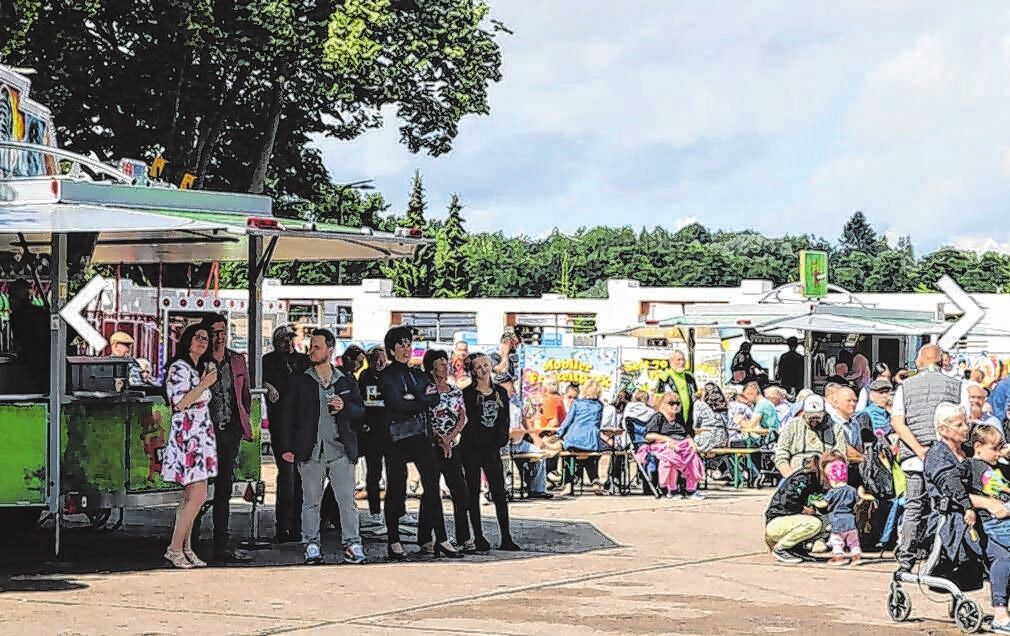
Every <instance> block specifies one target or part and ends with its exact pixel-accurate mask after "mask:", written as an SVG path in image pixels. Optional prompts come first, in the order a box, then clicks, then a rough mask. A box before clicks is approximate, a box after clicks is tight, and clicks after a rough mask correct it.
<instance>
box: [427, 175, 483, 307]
mask: <svg viewBox="0 0 1010 636" xmlns="http://www.w3.org/2000/svg"><path fill="white" fill-rule="evenodd" d="M462 211H463V204H461V203H460V202H459V195H457V194H456V193H453V194H452V198H451V199H450V201H449V215H448V217H446V220H445V224H443V225H442V227H441V228H439V230H438V233H437V234H436V237H435V262H434V265H435V296H437V297H440V298H464V297H466V296H468V295H469V294H470V290H471V289H472V287H473V281H472V280H471V279H470V274H469V271H468V269H469V268H468V267H467V260H466V255H465V254H464V252H463V248H464V247H465V246H466V244H467V241H468V240H469V236H467V233H466V230H465V229H464V228H463V215H462V214H461V213H462Z"/></svg>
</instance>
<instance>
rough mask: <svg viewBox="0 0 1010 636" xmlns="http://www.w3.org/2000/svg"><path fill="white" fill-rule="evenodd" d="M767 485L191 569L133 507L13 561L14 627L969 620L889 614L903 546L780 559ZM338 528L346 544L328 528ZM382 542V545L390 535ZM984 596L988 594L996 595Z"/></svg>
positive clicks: (522, 514) (713, 628)
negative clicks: (764, 535)
mask: <svg viewBox="0 0 1010 636" xmlns="http://www.w3.org/2000/svg"><path fill="white" fill-rule="evenodd" d="M769 494H770V492H769V491H767V490H764V491H737V490H732V489H725V490H716V491H712V492H710V496H709V498H708V499H706V500H705V501H702V502H688V501H680V500H656V499H653V498H651V497H642V496H629V497H596V496H593V495H591V494H590V495H584V496H582V497H578V498H564V499H560V500H551V501H537V502H523V503H518V504H515V505H513V507H512V512H513V516H514V517H515V518H516V525H517V526H518V527H519V530H518V531H517V532H516V534H517V539H518V540H519V541H520V543H521V544H522V545H524V547H527V548H529V549H530V550H531V551H529V552H523V553H517V554H513V553H496V552H493V553H491V555H490V556H477V557H469V556H468V557H467V558H466V559H464V560H462V561H458V562H457V561H453V562H449V561H446V560H440V561H436V560H433V559H431V558H430V557H420V556H415V557H414V559H413V560H412V561H411V562H409V563H404V564H395V563H371V564H368V565H364V566H349V565H325V566H317V567H306V566H302V565H300V564H299V563H300V560H301V559H300V557H301V555H300V548H299V547H298V546H296V545H293V544H286V545H283V546H280V547H274V548H272V549H270V550H266V551H262V552H258V553H256V564H255V565H253V566H240V567H223V568H208V569H206V570H188V571H177V570H168V569H165V568H164V567H163V563H162V562H161V561H160V554H161V552H162V551H163V550H164V545H165V543H166V541H167V536H168V527H167V525H165V524H162V523H157V521H158V519H159V518H165V515H167V514H168V513H170V509H167V510H160V511H159V510H156V511H140V512H134V513H132V514H131V517H128V518H133V519H139V518H142V516H143V515H145V514H146V515H149V520H150V521H152V522H155V523H152V524H151V525H150V527H146V526H130V527H127V528H126V529H125V530H120V531H117V532H114V533H100V534H93V533H92V534H90V535H89V534H86V533H83V532H80V533H69V534H68V537H67V551H68V558H69V559H70V560H69V562H67V563H65V564H54V565H49V566H40V565H38V564H37V563H31V562H28V561H26V560H25V559H24V558H15V559H13V560H12V559H10V558H8V559H7V564H8V565H5V566H3V570H0V571H2V572H5V573H7V576H6V577H3V578H0V590H2V593H0V633H3V634H22V633H25V634H112V633H117V634H121V633H131V634H183V633H184V634H204V633H206V634H286V633H291V634H313V635H316V634H366V635H369V634H398V635H406V634H419V633H421V634H423V633H428V634H447V635H448V634H478V633H479V634H551V635H552V636H557V635H559V634H574V635H578V634H601V633H615V634H617V633H628V634H632V633H634V634H752V633H783V634H812V633H823V634H878V633H879V634H884V633H908V634H955V633H959V632H958V631H957V629H956V628H955V627H954V626H953V624H952V623H951V622H950V621H949V620H947V619H946V606H945V601H943V602H932V601H930V600H929V599H927V598H926V595H924V594H922V593H921V592H920V591H918V590H916V589H911V588H910V589H909V592H910V594H911V595H912V602H913V610H912V617H913V619H914V620H913V622H909V623H904V624H900V625H896V624H894V623H892V622H891V621H890V619H889V618H888V617H887V614H886V609H885V608H886V598H887V586H888V581H889V573H890V571H891V570H892V569H893V566H892V562H891V561H889V560H888V561H886V562H873V560H872V559H871V562H870V563H868V564H866V565H864V566H862V567H860V568H829V567H828V566H826V565H823V564H813V565H804V566H789V565H783V564H780V563H778V562H775V561H773V560H771V559H770V557H769V556H768V554H767V551H766V548H765V547H764V544H763V542H762V540H761V529H762V516H761V515H762V511H763V509H764V506H765V503H766V501H767V498H768V496H769ZM490 512H491V511H490V509H489V508H485V513H486V514H490ZM485 521H486V522H487V523H488V528H489V537H491V538H492V543H494V542H495V541H494V538H496V537H497V533H496V532H492V531H491V530H490V529H491V528H493V527H494V526H493V523H492V520H491V519H490V518H486V519H485ZM572 522H577V523H572ZM271 527H272V526H271V525H269V524H267V525H266V530H265V531H264V534H270V531H269V528H271ZM324 542H326V543H327V544H328V550H327V552H328V555H330V556H335V555H336V552H337V549H338V546H337V544H338V543H339V541H338V537H337V536H335V534H334V533H333V531H332V530H331V531H329V532H328V533H326V534H324ZM368 548H369V549H368V551H369V555H370V556H371V557H378V556H379V555H380V554H381V553H382V544H381V542H376V543H372V544H370V545H369V546H368ZM12 549H14V550H17V547H16V546H12V545H10V544H9V543H8V544H7V545H6V546H5V547H4V548H3V552H4V553H8V555H7V556H8V557H9V551H11V550H12ZM586 550H588V551H586ZM929 596H930V597H932V598H934V599H939V597H938V596H937V595H929ZM973 596H974V597H975V598H977V599H979V600H980V601H982V602H983V606H984V607H986V608H988V603H987V601H986V596H985V595H984V594H981V593H976V594H974V595H973ZM940 600H941V601H942V599H940Z"/></svg>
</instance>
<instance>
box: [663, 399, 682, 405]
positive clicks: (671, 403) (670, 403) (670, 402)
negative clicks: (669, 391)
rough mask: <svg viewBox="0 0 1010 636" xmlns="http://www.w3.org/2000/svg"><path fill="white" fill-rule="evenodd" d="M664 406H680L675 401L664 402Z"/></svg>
mask: <svg viewBox="0 0 1010 636" xmlns="http://www.w3.org/2000/svg"><path fill="white" fill-rule="evenodd" d="M664 404H669V405H671V406H680V402H678V401H677V400H672V401H669V402H664Z"/></svg>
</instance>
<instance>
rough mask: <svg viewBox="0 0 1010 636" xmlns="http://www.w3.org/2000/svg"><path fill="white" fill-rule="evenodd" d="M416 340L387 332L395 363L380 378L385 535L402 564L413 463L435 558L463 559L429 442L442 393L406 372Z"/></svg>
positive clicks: (404, 330) (406, 332) (399, 330)
mask: <svg viewBox="0 0 1010 636" xmlns="http://www.w3.org/2000/svg"><path fill="white" fill-rule="evenodd" d="M412 340H413V334H412V333H411V331H410V329H409V328H408V327H393V328H392V329H390V330H389V331H387V332H386V338H385V345H386V353H387V354H388V355H389V358H390V363H389V366H387V367H386V368H385V369H383V370H382V373H380V374H379V392H380V393H381V394H382V400H383V402H385V412H384V414H383V415H384V418H383V420H384V422H383V423H384V424H385V428H386V429H387V431H388V436H386V435H385V434H384V435H383V436H384V437H385V438H386V439H387V440H388V446H387V449H386V501H385V505H384V508H385V510H384V512H385V514H386V535H387V537H388V548H387V550H386V552H387V554H388V555H389V558H390V559H392V560H394V561H403V560H404V559H406V557H407V555H406V552H404V549H403V544H402V543H400V517H401V516H402V515H403V513H404V512H405V511H406V497H407V462H414V466H415V467H416V468H417V472H418V473H420V475H421V485H422V487H423V488H424V494H423V495H421V510H422V511H424V513H425V514H426V515H427V516H428V520H427V522H428V524H429V526H430V527H431V528H432V529H434V531H435V546H434V550H435V556H439V555H440V554H444V555H445V556H447V557H450V558H462V556H463V553H462V552H458V551H457V550H456V549H455V548H453V546H452V544H451V543H449V541H448V535H447V533H446V531H445V517H444V516H443V514H442V498H441V496H440V492H439V485H438V464H437V463H436V459H435V452H434V448H432V445H431V442H430V441H429V436H430V435H431V433H430V431H429V430H428V429H429V423H428V410H429V409H431V408H432V407H434V406H436V405H437V404H438V403H439V395H438V391H437V390H436V388H435V385H434V383H433V382H432V381H431V378H430V377H429V376H428V375H427V374H426V373H423V372H421V371H420V370H419V369H412V368H410V367H408V366H407V363H408V362H409V361H410V343H411V341H412Z"/></svg>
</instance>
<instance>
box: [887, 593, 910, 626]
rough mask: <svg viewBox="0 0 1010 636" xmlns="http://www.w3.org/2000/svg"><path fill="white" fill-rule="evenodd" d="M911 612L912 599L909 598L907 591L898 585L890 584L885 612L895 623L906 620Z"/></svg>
mask: <svg viewBox="0 0 1010 636" xmlns="http://www.w3.org/2000/svg"><path fill="white" fill-rule="evenodd" d="M911 613H912V599H911V598H909V596H908V592H906V591H905V590H903V589H901V588H900V587H897V586H894V585H892V586H891V593H890V594H888V596H887V614H888V616H890V617H891V620H892V621H894V622H895V623H901V622H904V621H906V620H908V616H909V615H910V614H911Z"/></svg>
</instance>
